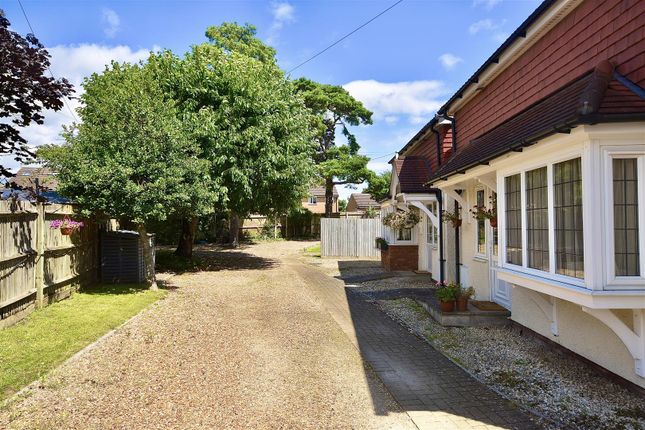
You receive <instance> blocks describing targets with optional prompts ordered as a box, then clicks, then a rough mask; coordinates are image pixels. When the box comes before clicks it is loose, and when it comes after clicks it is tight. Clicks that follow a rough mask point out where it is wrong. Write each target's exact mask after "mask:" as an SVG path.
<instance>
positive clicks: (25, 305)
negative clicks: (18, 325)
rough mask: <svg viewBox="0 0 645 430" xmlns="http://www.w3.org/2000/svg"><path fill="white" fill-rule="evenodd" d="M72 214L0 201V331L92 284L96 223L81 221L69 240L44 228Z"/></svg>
mask: <svg viewBox="0 0 645 430" xmlns="http://www.w3.org/2000/svg"><path fill="white" fill-rule="evenodd" d="M73 209H74V208H73V207H72V206H70V205H53V204H52V205H49V204H47V205H45V204H42V203H39V204H32V203H28V202H11V201H0V327H4V326H7V325H10V324H12V323H13V322H15V321H17V320H18V319H20V318H22V317H23V316H25V315H26V314H27V313H28V312H29V311H30V310H32V309H34V308H35V307H41V306H46V305H47V304H49V303H52V302H55V301H57V300H60V299H62V298H64V297H67V296H68V295H69V294H70V293H71V292H72V291H73V290H74V289H77V288H78V287H79V286H80V285H82V284H85V283H88V284H89V283H93V282H95V281H96V275H97V272H98V226H97V225H96V223H94V222H90V221H87V220H84V223H85V227H84V228H82V229H81V230H80V231H77V232H75V233H74V234H72V235H70V236H64V235H63V234H61V231H60V230H59V229H50V228H49V224H50V222H51V221H53V220H55V219H63V218H64V217H65V216H72V215H74V210H73Z"/></svg>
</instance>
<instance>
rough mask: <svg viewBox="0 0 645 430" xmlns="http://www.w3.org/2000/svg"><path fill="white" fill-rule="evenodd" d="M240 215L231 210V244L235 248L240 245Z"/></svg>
mask: <svg viewBox="0 0 645 430" xmlns="http://www.w3.org/2000/svg"><path fill="white" fill-rule="evenodd" d="M240 227H241V224H240V216H239V215H238V214H236V213H235V212H231V219H230V223H229V244H230V245H231V246H233V248H237V247H239V246H240Z"/></svg>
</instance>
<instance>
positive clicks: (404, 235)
mask: <svg viewBox="0 0 645 430" xmlns="http://www.w3.org/2000/svg"><path fill="white" fill-rule="evenodd" d="M396 240H412V229H411V228H402V229H400V230H397V236H396Z"/></svg>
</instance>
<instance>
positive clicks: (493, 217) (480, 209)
mask: <svg viewBox="0 0 645 430" xmlns="http://www.w3.org/2000/svg"><path fill="white" fill-rule="evenodd" d="M470 213H471V214H472V215H473V218H475V219H476V220H488V221H489V222H490V226H491V227H493V228H497V200H496V199H495V197H493V196H491V197H490V209H488V208H487V207H486V206H483V205H482V206H478V205H475V206H473V208H472V209H471V210H470Z"/></svg>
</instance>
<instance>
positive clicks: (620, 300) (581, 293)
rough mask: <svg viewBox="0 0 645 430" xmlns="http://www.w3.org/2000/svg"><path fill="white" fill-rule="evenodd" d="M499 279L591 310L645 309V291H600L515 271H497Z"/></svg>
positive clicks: (502, 269)
mask: <svg viewBox="0 0 645 430" xmlns="http://www.w3.org/2000/svg"><path fill="white" fill-rule="evenodd" d="M497 276H498V277H499V279H501V280H503V281H506V282H509V283H511V284H513V285H516V286H518V287H523V288H528V289H530V290H533V291H537V292H539V293H544V294H547V295H549V296H553V297H557V298H559V299H562V300H566V301H568V302H571V303H575V304H578V305H581V306H584V307H587V308H590V309H645V290H621V291H615V290H614V291H606V290H605V291H598V290H590V289H587V288H583V287H578V286H575V285H571V284H567V283H564V282H559V281H555V280H552V279H546V278H542V277H539V276H535V275H530V274H527V273H522V272H518V271H515V270H510V269H504V268H500V269H497Z"/></svg>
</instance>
